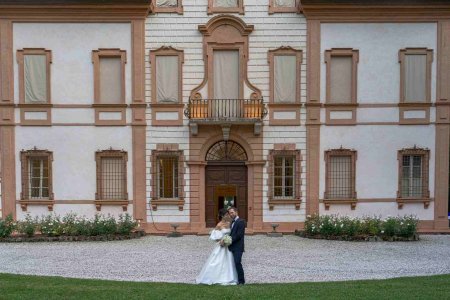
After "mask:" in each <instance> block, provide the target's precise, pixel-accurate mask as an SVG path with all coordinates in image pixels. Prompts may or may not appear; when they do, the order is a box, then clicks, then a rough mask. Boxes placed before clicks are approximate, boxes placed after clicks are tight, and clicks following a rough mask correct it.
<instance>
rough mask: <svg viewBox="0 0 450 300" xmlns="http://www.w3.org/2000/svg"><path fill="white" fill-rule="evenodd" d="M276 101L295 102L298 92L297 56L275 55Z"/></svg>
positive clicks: (274, 84)
mask: <svg viewBox="0 0 450 300" xmlns="http://www.w3.org/2000/svg"><path fill="white" fill-rule="evenodd" d="M273 80H274V82H273V86H274V102H276V103H294V102H295V101H296V94H297V87H296V84H297V57H296V56H295V55H275V56H274V79H273Z"/></svg>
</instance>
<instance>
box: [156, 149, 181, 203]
mask: <svg viewBox="0 0 450 300" xmlns="http://www.w3.org/2000/svg"><path fill="white" fill-rule="evenodd" d="M157 164H158V165H157V167H158V198H167V199H173V198H178V158H177V157H158V160H157Z"/></svg>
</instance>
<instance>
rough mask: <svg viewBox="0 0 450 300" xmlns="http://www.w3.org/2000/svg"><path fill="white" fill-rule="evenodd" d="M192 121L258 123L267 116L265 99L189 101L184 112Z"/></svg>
mask: <svg viewBox="0 0 450 300" xmlns="http://www.w3.org/2000/svg"><path fill="white" fill-rule="evenodd" d="M184 114H185V116H186V117H188V118H189V119H190V120H191V121H212V122H257V121H261V120H262V119H263V118H264V117H265V116H266V115H267V109H266V107H265V105H264V102H263V99H192V98H191V99H189V103H188V105H187V107H186V109H185V111H184Z"/></svg>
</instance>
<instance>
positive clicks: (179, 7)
mask: <svg viewBox="0 0 450 300" xmlns="http://www.w3.org/2000/svg"><path fill="white" fill-rule="evenodd" d="M153 2H155V3H153ZM177 3H178V5H177V6H174V7H158V6H157V5H156V0H154V1H152V14H155V13H177V14H179V15H182V14H183V0H177Z"/></svg>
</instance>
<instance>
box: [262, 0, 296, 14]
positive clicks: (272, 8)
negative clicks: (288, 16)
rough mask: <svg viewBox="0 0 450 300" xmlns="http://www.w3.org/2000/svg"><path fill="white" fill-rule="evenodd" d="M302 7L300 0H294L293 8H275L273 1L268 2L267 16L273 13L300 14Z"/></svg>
mask: <svg viewBox="0 0 450 300" xmlns="http://www.w3.org/2000/svg"><path fill="white" fill-rule="evenodd" d="M302 11H303V9H302V5H301V2H300V0H295V6H293V7H277V6H275V0H269V15H271V14H274V13H297V14H300V13H302Z"/></svg>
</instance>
